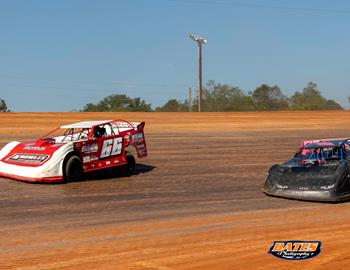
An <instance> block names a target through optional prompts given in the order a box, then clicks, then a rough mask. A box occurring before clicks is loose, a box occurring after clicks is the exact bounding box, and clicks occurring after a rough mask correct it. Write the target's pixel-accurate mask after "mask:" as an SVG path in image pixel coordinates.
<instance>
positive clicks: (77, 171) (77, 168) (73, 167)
mask: <svg viewBox="0 0 350 270" xmlns="http://www.w3.org/2000/svg"><path fill="white" fill-rule="evenodd" d="M63 171H64V182H72V181H77V180H79V179H80V178H81V176H82V173H83V168H82V164H81V160H80V158H79V157H78V156H77V155H71V156H70V157H68V158H67V160H66V162H65V165H64V168H63Z"/></svg>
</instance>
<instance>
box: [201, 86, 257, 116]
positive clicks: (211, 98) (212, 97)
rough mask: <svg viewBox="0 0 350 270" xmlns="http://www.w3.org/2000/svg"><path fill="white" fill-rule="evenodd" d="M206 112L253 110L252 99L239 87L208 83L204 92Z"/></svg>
mask: <svg viewBox="0 0 350 270" xmlns="http://www.w3.org/2000/svg"><path fill="white" fill-rule="evenodd" d="M203 107H204V111H210V112H228V111H250V110H253V109H254V107H253V102H252V99H251V98H250V97H249V96H247V95H245V94H244V93H243V91H242V90H241V89H239V88H238V87H233V86H230V85H227V84H220V83H215V81H208V83H207V84H206V86H205V88H204V91H203Z"/></svg>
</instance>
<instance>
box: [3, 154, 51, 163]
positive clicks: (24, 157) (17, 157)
mask: <svg viewBox="0 0 350 270" xmlns="http://www.w3.org/2000/svg"><path fill="white" fill-rule="evenodd" d="M48 157H49V156H48V155H36V154H21V153H19V154H14V155H12V156H11V157H9V158H8V159H7V161H11V162H18V163H25V164H35V165H36V164H40V163H43V162H44V161H45V160H47V159H48Z"/></svg>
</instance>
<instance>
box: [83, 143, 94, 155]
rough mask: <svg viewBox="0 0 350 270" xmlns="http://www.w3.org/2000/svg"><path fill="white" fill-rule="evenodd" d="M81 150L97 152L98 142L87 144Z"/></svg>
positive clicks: (86, 152)
mask: <svg viewBox="0 0 350 270" xmlns="http://www.w3.org/2000/svg"><path fill="white" fill-rule="evenodd" d="M81 151H82V152H83V153H85V154H89V153H97V151H98V144H89V145H85V146H83V147H82V148H81Z"/></svg>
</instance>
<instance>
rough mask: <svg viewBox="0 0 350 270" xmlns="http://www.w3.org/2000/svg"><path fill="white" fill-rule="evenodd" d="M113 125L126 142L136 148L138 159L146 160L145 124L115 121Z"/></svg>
mask: <svg viewBox="0 0 350 270" xmlns="http://www.w3.org/2000/svg"><path fill="white" fill-rule="evenodd" d="M112 123H113V125H114V126H115V127H116V129H117V130H118V133H119V134H120V135H121V136H123V138H124V140H126V143H127V144H129V145H132V146H134V147H135V149H136V153H137V157H139V158H144V157H146V156H147V146H146V138H145V134H144V131H143V129H144V127H145V122H127V121H125V120H114V121H112Z"/></svg>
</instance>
